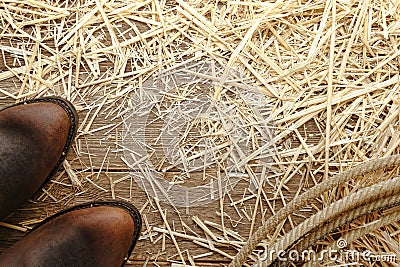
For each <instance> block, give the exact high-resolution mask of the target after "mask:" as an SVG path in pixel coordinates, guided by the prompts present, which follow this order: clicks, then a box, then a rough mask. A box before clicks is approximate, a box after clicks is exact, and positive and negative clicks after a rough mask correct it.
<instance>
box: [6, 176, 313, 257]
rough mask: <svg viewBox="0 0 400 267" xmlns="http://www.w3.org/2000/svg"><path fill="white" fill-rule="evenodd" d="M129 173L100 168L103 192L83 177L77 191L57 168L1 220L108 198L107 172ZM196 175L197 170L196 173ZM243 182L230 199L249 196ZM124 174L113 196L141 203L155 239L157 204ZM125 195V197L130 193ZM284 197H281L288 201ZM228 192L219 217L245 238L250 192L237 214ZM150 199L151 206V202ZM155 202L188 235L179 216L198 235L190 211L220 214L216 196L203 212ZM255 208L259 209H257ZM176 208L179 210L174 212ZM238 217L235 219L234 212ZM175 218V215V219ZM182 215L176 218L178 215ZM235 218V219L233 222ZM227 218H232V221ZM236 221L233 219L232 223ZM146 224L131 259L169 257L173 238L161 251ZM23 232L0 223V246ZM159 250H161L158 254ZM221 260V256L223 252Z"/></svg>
mask: <svg viewBox="0 0 400 267" xmlns="http://www.w3.org/2000/svg"><path fill="white" fill-rule="evenodd" d="M168 174H169V175H174V173H172V172H170V173H168ZM128 175H129V172H104V173H101V174H100V176H99V178H98V180H95V179H93V178H94V177H93V176H92V179H93V180H95V182H96V184H97V185H98V186H101V187H103V188H105V189H107V190H108V192H104V191H102V190H100V189H99V188H97V187H96V186H94V185H93V184H91V183H89V182H87V181H86V182H84V184H83V188H84V191H80V190H77V189H74V188H72V187H69V186H65V185H63V184H69V181H68V178H67V177H66V175H65V174H60V175H58V177H56V178H55V179H54V180H53V181H52V182H50V183H49V184H48V185H46V186H45V187H44V190H46V191H47V192H48V194H49V195H51V197H49V195H48V194H45V193H43V192H38V193H37V194H36V195H35V196H34V197H33V200H32V201H31V202H29V203H26V204H25V205H24V206H23V207H22V208H21V209H19V210H18V211H16V212H14V213H13V214H12V215H10V216H9V217H8V218H7V219H6V220H5V222H6V223H9V224H12V225H18V226H22V227H32V226H33V225H34V224H31V223H29V222H30V221H36V222H37V221H39V220H42V219H44V218H46V217H48V216H50V215H52V214H54V213H56V212H58V211H60V210H62V209H65V208H67V207H71V206H73V205H76V204H79V203H84V202H87V201H95V200H107V199H111V198H112V195H111V192H110V182H109V181H110V180H109V178H110V177H111V178H112V179H113V180H114V181H115V180H118V179H120V178H122V177H126V176H128ZM199 175H200V174H199ZM298 182H299V177H296V178H295V179H293V180H292V181H291V182H290V183H288V186H289V187H290V190H289V191H288V192H287V193H288V195H293V194H294V193H295V191H296V190H297V187H298ZM246 186H247V185H246V183H244V182H241V183H239V184H238V185H237V186H236V187H235V189H234V190H232V191H231V192H230V195H231V198H232V201H233V202H235V201H240V200H241V199H242V198H243V196H246V195H248V196H250V194H248V193H246V191H247V190H246ZM129 188H130V180H129V179H128V180H125V181H123V182H121V183H119V184H117V186H116V187H115V196H116V198H117V199H121V198H123V199H128V200H129V202H130V203H132V204H134V205H135V206H136V207H137V208H138V209H142V208H143V207H144V206H146V207H145V208H144V210H143V212H142V216H146V218H147V220H148V225H149V226H150V228H152V229H153V230H152V231H151V232H150V233H152V234H153V235H154V236H153V241H154V240H156V239H157V237H160V236H162V233H160V232H157V231H154V227H158V228H162V225H163V220H162V218H161V217H160V214H159V213H158V212H156V210H157V208H155V204H154V201H151V204H146V202H147V201H148V197H147V196H146V193H145V192H144V191H143V190H142V189H141V188H139V187H138V186H137V185H136V184H135V183H134V184H133V186H132V191H131V192H130V190H129ZM264 189H265V192H267V196H268V197H272V196H273V188H272V187H271V186H269V185H266V186H265V188H264ZM130 196H131V197H130ZM289 200H290V197H288V198H287V199H286V201H289ZM232 201H231V200H229V198H228V197H226V198H225V200H224V209H225V212H226V213H227V214H230V217H231V219H232V220H233V221H232V222H230V221H229V218H228V217H225V220H226V221H225V227H226V229H230V230H232V231H234V232H237V233H238V234H239V235H241V236H242V237H243V240H245V239H246V238H247V237H248V235H249V226H250V224H251V220H249V219H247V218H246V216H245V215H244V213H245V211H246V210H247V213H249V215H250V216H251V212H250V209H251V208H252V207H254V203H255V198H251V199H249V200H247V201H246V202H244V203H241V204H237V205H236V208H237V209H238V210H239V214H238V213H237V212H235V210H234V207H233V206H231V203H232ZM261 202H262V205H263V207H264V210H265V214H264V217H268V216H270V215H271V211H269V210H268V208H267V207H266V206H267V203H266V201H265V200H264V199H262V201H261ZM270 203H271V205H272V206H273V207H274V210H275V211H276V210H278V209H279V208H281V207H282V205H283V204H282V202H281V201H280V200H279V199H276V200H270ZM152 205H153V207H152ZM161 207H162V209H163V210H166V211H167V219H168V221H169V223H170V225H174V229H175V231H176V232H179V233H184V232H187V233H188V234H189V235H193V233H190V232H188V229H187V228H184V227H182V223H181V222H184V223H185V224H186V225H188V226H189V227H190V229H192V230H193V231H194V233H196V234H197V235H198V237H199V238H203V239H205V238H206V237H205V235H204V232H203V231H202V229H201V228H199V227H198V226H197V225H196V224H195V223H194V221H193V219H192V218H193V216H197V217H199V218H200V219H201V220H202V221H210V222H214V223H216V224H221V217H220V216H219V215H218V214H217V213H218V212H219V202H218V201H214V202H212V203H210V204H208V205H207V206H206V208H207V212H205V210H204V208H205V207H204V206H200V207H193V208H190V209H189V210H187V209H185V208H177V209H176V210H175V211H174V209H173V208H172V207H171V205H169V204H167V203H161ZM259 210H260V209H259ZM178 214H179V215H178ZM307 214H310V213H309V212H308V213H307V212H306V213H304V214H303V215H304V216H305V215H307ZM239 215H240V216H241V217H242V219H240V216H239ZM180 218H181V219H180ZM292 219H293V222H294V223H295V224H297V223H299V222H301V221H302V220H303V218H302V217H296V216H294V217H293V218H292ZM181 220H182V221H181ZM235 221H238V223H236V222H235ZM232 223H233V224H232ZM261 223H262V222H261V214H260V212H258V214H257V217H256V222H255V226H256V227H258V226H260V225H261ZM236 224H237V225H236ZM290 228H291V226H290V224H289V223H287V224H286V229H290ZM210 229H212V231H213V232H214V233H215V234H216V235H217V236H218V235H222V233H221V232H220V231H219V230H217V229H214V228H212V227H210ZM147 230H148V229H147V227H146V225H144V226H143V229H142V237H141V240H140V241H139V242H138V244H137V246H136V248H135V250H134V252H133V253H132V257H131V259H132V260H144V261H145V260H147V259H149V260H154V259H155V258H157V259H158V260H160V261H166V260H169V259H171V257H172V259H173V258H174V257H173V256H174V255H175V254H176V253H177V251H176V248H175V246H174V244H173V242H172V241H171V240H170V239H169V238H168V237H167V238H166V241H165V250H164V251H163V245H162V240H159V241H158V242H156V243H153V242H151V241H150V239H149V238H148V237H146V236H143V234H147V233H148V231H147ZM24 234H25V233H22V232H19V231H16V230H11V229H8V228H5V227H0V251H2V250H4V249H6V248H7V247H9V246H10V245H12V244H13V243H15V242H16V241H18V240H20V239H21V238H22V237H23V236H24ZM176 238H177V241H178V244H179V247H180V249H181V250H182V251H185V250H188V251H189V252H190V255H191V256H196V255H200V254H203V253H208V252H210V250H209V249H206V248H203V247H201V246H199V245H197V244H195V243H193V242H192V240H188V239H184V238H180V237H176ZM216 247H217V248H218V249H221V250H223V251H224V252H226V253H228V254H230V255H234V254H235V251H236V250H234V249H233V248H232V246H227V247H225V246H223V247H221V246H220V245H218V246H216ZM160 252H161V254H160ZM223 259H224V258H223V257H221V255H219V254H218V253H215V252H214V253H213V254H212V255H210V256H207V257H204V258H203V259H202V260H206V261H210V260H211V261H217V262H218V261H221V260H223ZM225 260H226V258H225Z"/></svg>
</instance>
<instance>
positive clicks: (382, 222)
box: [303, 211, 400, 267]
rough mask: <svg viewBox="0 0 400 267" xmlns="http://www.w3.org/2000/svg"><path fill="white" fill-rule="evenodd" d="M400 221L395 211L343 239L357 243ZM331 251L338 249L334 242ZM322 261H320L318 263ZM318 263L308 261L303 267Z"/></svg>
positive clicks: (397, 212) (349, 233) (349, 242)
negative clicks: (368, 235) (368, 234)
mask: <svg viewBox="0 0 400 267" xmlns="http://www.w3.org/2000/svg"><path fill="white" fill-rule="evenodd" d="M399 220H400V211H395V212H393V213H389V214H386V215H383V216H382V217H380V218H379V220H378V221H376V222H374V223H372V224H369V225H366V226H364V227H360V228H357V229H355V230H353V231H350V232H348V233H346V234H345V235H343V237H342V238H343V239H344V240H346V241H347V243H348V244H351V243H353V242H354V241H356V240H357V239H359V238H360V237H363V236H364V235H366V234H367V233H370V232H373V231H376V230H377V229H380V228H382V227H384V226H386V225H389V224H391V223H395V222H398V221H399ZM330 248H331V249H338V246H337V243H336V242H334V243H332V244H331V245H330ZM324 259H325V260H326V259H327V256H326V255H325V256H324ZM319 261H320V260H319V259H318V262H319ZM318 262H312V261H308V262H307V263H305V264H304V265H303V267H311V266H315V264H318Z"/></svg>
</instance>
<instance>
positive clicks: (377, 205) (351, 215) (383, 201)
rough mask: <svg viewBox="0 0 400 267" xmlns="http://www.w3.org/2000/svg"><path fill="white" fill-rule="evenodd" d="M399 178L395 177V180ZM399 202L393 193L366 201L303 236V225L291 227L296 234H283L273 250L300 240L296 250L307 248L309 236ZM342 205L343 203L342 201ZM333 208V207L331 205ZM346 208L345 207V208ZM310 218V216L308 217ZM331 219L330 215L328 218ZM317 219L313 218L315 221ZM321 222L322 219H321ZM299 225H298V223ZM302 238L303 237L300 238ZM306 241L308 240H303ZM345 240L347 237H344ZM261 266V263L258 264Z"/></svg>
mask: <svg viewBox="0 0 400 267" xmlns="http://www.w3.org/2000/svg"><path fill="white" fill-rule="evenodd" d="M399 180H400V178H399V179H397V182H398V181H399ZM399 204H400V196H399V195H394V196H389V197H385V198H380V199H377V200H375V201H373V202H366V204H364V205H362V206H359V207H356V208H354V209H353V210H351V211H346V215H345V216H336V218H335V219H334V220H333V221H331V222H330V223H327V224H325V225H324V226H322V227H316V228H314V229H313V230H312V231H309V232H307V233H310V234H309V235H307V236H305V234H304V232H306V231H305V230H304V227H300V228H299V229H296V228H297V227H296V228H295V229H293V230H292V231H294V232H296V234H297V235H296V236H293V235H292V238H291V240H288V239H289V238H287V236H286V235H285V236H284V237H283V239H281V240H280V241H279V242H277V243H275V244H274V246H273V248H272V249H275V250H274V251H279V250H281V249H282V250H289V249H292V248H293V247H294V246H293V245H294V244H295V242H297V241H300V243H302V244H301V245H300V246H299V245H296V246H295V247H296V251H303V250H304V249H306V248H308V247H309V246H310V245H312V244H313V243H314V242H312V243H309V241H310V239H309V237H310V236H311V239H312V240H313V241H317V240H320V239H321V238H323V237H325V236H326V234H328V233H329V232H331V231H333V230H334V229H337V228H338V227H340V226H343V225H345V224H346V223H349V222H352V221H354V220H355V219H357V218H359V217H361V216H363V215H366V214H369V213H371V212H373V211H376V210H379V209H387V208H390V207H393V206H396V205H399ZM343 205H344V203H343ZM328 208H329V207H328ZM333 208H334V207H333ZM346 209H347V208H346ZM310 219H311V217H310ZM323 219H324V221H328V218H323ZM330 219H332V217H331V218H330ZM317 220H318V219H317V218H315V221H317ZM321 223H322V220H321ZM299 226H300V225H299ZM303 237H304V238H303ZM302 238H303V239H302ZM304 241H308V242H304ZM346 241H347V239H346ZM272 259H273V260H276V257H273V258H272ZM271 263H273V261H268V262H265V263H264V262H263V263H262V264H263V265H264V266H266V265H268V264H271ZM258 266H261V265H258Z"/></svg>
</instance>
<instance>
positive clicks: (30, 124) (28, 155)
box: [0, 99, 77, 218]
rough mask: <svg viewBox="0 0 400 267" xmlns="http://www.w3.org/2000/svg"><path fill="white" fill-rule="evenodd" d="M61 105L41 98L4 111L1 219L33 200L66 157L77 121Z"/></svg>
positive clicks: (1, 118)
mask: <svg viewBox="0 0 400 267" xmlns="http://www.w3.org/2000/svg"><path fill="white" fill-rule="evenodd" d="M59 103H62V101H61V102H60V100H57V101H55V102H54V101H51V100H47V99H45V100H43V99H41V101H39V102H32V103H27V104H20V105H16V106H12V107H9V108H6V109H4V110H1V111H0V188H1V190H0V218H3V217H5V216H7V215H8V214H9V213H11V212H12V211H14V210H15V209H16V208H18V207H20V206H21V204H22V203H24V202H26V201H27V200H28V199H29V198H31V197H32V195H33V194H34V193H35V192H36V191H37V190H38V189H39V188H40V187H41V186H42V185H43V183H44V182H45V181H46V179H47V178H49V176H50V175H51V174H53V173H54V171H55V168H57V167H59V165H60V159H63V158H64V157H65V154H66V153H67V150H68V148H69V146H68V147H66V143H68V142H69V143H70V142H71V138H73V136H72V135H73V134H74V133H72V134H71V131H74V130H73V129H74V127H71V123H75V122H76V121H77V118H75V117H73V116H74V115H73V112H69V113H68V112H67V111H66V109H65V108H63V107H62V106H61V105H60V104H59ZM72 117H73V118H72Z"/></svg>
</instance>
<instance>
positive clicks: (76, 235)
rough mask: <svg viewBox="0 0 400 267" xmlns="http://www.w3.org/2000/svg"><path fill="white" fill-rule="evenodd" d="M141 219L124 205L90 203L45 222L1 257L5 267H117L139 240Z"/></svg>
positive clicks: (131, 207)
mask: <svg viewBox="0 0 400 267" xmlns="http://www.w3.org/2000/svg"><path fill="white" fill-rule="evenodd" d="M141 224H142V222H141V217H140V214H139V212H138V211H137V209H136V208H135V207H133V206H131V205H129V204H127V203H123V202H114V201H111V202H110V201H109V202H93V203H88V204H83V205H80V206H76V207H73V208H71V209H69V210H66V211H62V212H60V213H58V214H56V215H53V216H52V217H50V218H48V219H46V220H45V221H44V222H42V223H41V225H39V226H38V227H37V228H35V230H33V231H32V232H31V233H30V234H28V235H27V236H26V237H24V238H23V239H22V240H21V241H19V242H18V243H16V244H15V245H14V246H12V247H10V248H8V249H7V250H6V251H4V252H3V254H1V255H0V266H7V267H20V266H29V267H36V266H37V267H39V266H41V267H71V266H75V267H81V266H82V267H89V266H96V267H117V266H123V265H124V264H125V263H126V261H127V260H128V257H129V255H130V254H131V252H132V250H133V247H134V246H135V244H136V241H137V240H138V238H139V234H140V228H141Z"/></svg>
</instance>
